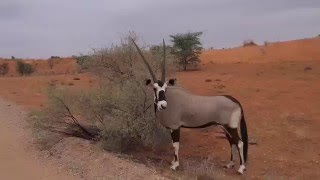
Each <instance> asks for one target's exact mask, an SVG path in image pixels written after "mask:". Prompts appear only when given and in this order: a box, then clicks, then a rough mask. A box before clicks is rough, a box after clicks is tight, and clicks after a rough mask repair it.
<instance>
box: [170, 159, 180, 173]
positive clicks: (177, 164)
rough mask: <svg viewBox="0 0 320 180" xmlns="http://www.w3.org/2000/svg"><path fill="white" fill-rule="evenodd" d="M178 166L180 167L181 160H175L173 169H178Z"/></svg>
mask: <svg viewBox="0 0 320 180" xmlns="http://www.w3.org/2000/svg"><path fill="white" fill-rule="evenodd" d="M178 167H179V161H175V162H173V164H172V166H171V170H173V171H175V170H177V168H178Z"/></svg>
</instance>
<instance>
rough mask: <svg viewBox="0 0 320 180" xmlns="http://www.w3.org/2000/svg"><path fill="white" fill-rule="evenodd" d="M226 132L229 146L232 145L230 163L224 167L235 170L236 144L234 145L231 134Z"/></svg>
mask: <svg viewBox="0 0 320 180" xmlns="http://www.w3.org/2000/svg"><path fill="white" fill-rule="evenodd" d="M225 131H226V136H227V139H228V141H229V144H230V162H229V163H228V164H227V165H225V166H224V167H225V168H228V169H230V168H233V167H234V164H235V163H234V159H233V147H234V144H233V143H232V137H231V135H230V134H229V132H227V130H226V129H225Z"/></svg>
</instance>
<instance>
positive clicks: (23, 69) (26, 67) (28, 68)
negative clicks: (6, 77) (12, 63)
mask: <svg viewBox="0 0 320 180" xmlns="http://www.w3.org/2000/svg"><path fill="white" fill-rule="evenodd" d="M16 69H17V72H18V73H19V74H21V75H30V74H31V73H33V71H34V69H33V67H32V65H31V64H28V63H25V62H23V61H21V60H18V61H17V65H16Z"/></svg>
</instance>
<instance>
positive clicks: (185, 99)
mask: <svg viewBox="0 0 320 180" xmlns="http://www.w3.org/2000/svg"><path fill="white" fill-rule="evenodd" d="M131 40H132V42H133V43H134V45H135V47H136V49H137V51H138V53H139V54H140V56H141V58H142V60H143V62H144V64H145V65H146V67H147V68H148V70H149V72H150V75H151V77H152V81H151V79H148V80H146V85H148V86H150V87H151V88H153V91H154V107H155V113H156V116H157V118H158V119H159V121H160V123H161V124H162V125H163V126H164V127H166V128H167V129H169V130H170V132H171V137H172V144H173V147H174V159H173V161H172V163H171V165H172V166H171V169H173V170H176V168H177V167H178V166H179V155H178V154H179V139H180V128H204V127H208V126H211V125H216V126H220V127H222V129H223V130H224V132H225V134H226V137H227V139H228V141H229V143H230V147H231V160H230V162H229V163H228V164H227V165H226V166H225V167H226V168H232V167H234V165H235V162H234V155H233V151H232V148H233V147H236V148H237V150H238V152H239V157H240V167H239V169H238V172H239V173H240V174H243V173H244V171H245V169H246V168H245V162H246V161H247V156H248V133H247V127H246V122H245V118H244V112H243V109H242V106H241V104H240V103H239V101H237V100H236V99H235V98H233V97H232V96H229V95H224V96H223V95H221V96H199V95H194V94H192V93H189V92H188V91H187V90H185V89H183V88H181V87H177V86H175V79H170V80H169V81H168V82H165V63H166V52H165V42H164V40H163V52H164V53H163V62H162V68H161V69H162V75H161V80H157V79H156V76H155V74H154V73H153V71H152V69H151V67H150V65H149V63H148V61H147V60H146V59H145V57H144V55H143V53H142V52H141V50H140V48H139V47H138V45H137V44H136V43H135V41H134V40H133V39H131ZM151 82H152V83H151ZM239 126H240V132H241V138H240V137H239V134H238V131H237V129H238V127H239Z"/></svg>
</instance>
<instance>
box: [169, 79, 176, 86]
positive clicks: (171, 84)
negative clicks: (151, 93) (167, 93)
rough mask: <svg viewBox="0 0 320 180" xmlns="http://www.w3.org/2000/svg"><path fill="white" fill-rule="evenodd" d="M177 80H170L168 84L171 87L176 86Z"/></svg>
mask: <svg viewBox="0 0 320 180" xmlns="http://www.w3.org/2000/svg"><path fill="white" fill-rule="evenodd" d="M176 80H177V79H170V80H169V81H168V84H169V85H170V86H174V85H175V84H176Z"/></svg>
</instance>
